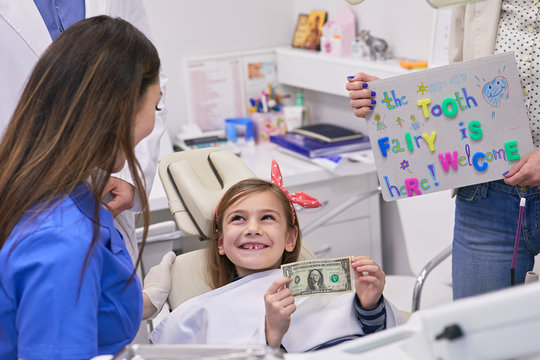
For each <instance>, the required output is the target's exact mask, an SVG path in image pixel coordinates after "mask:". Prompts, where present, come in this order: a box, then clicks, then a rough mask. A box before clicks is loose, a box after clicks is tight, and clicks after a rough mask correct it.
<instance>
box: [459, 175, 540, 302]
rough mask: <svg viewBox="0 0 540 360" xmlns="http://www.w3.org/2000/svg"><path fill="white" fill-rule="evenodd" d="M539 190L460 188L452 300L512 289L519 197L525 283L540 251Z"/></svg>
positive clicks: (520, 267)
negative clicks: (522, 209) (521, 203)
mask: <svg viewBox="0 0 540 360" xmlns="http://www.w3.org/2000/svg"><path fill="white" fill-rule="evenodd" d="M539 195H540V190H538V188H536V187H532V188H529V189H524V188H522V187H518V186H509V185H506V184H505V183H504V181H503V180H498V181H492V182H489V183H484V184H479V185H471V186H466V187H463V188H460V189H459V190H458V193H457V198H456V216H455V225H454V243H453V250H452V257H453V258H452V284H453V292H454V299H459V298H463V297H467V296H472V295H478V294H483V293H486V292H489V291H493V290H498V289H501V288H504V287H507V286H510V267H511V265H512V255H513V252H514V241H515V237H516V230H517V223H518V216H519V201H520V197H525V198H526V204H525V209H524V212H523V223H522V227H521V236H520V242H519V248H518V255H517V261H516V275H515V282H516V284H519V283H523V282H524V280H525V274H526V273H527V271H530V270H532V268H533V266H534V256H535V255H536V254H538V251H539V250H540V228H539V224H540V199H539Z"/></svg>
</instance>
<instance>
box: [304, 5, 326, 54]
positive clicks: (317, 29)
mask: <svg viewBox="0 0 540 360" xmlns="http://www.w3.org/2000/svg"><path fill="white" fill-rule="evenodd" d="M325 22H326V11H321V10H312V11H310V12H309V16H308V24H307V28H308V29H307V34H306V38H305V41H304V49H310V50H320V42H321V33H322V27H323V25H324V23H325Z"/></svg>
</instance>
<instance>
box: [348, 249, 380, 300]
mask: <svg viewBox="0 0 540 360" xmlns="http://www.w3.org/2000/svg"><path fill="white" fill-rule="evenodd" d="M351 266H352V268H353V270H354V285H355V287H356V296H358V300H359V301H360V305H361V306H362V307H363V308H364V309H372V308H373V307H374V306H375V305H377V303H378V302H379V299H380V298H381V295H382V292H383V290H384V284H385V283H386V275H385V273H384V271H382V270H381V268H380V267H379V265H377V263H376V262H375V261H374V260H373V259H372V258H370V257H369V256H356V257H354V258H352V260H351Z"/></svg>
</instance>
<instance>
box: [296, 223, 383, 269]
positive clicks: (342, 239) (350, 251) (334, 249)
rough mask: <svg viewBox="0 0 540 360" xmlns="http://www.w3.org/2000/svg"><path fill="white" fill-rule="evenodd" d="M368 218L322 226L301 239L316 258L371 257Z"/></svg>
mask: <svg viewBox="0 0 540 360" xmlns="http://www.w3.org/2000/svg"><path fill="white" fill-rule="evenodd" d="M371 237H372V230H371V226H370V221H369V218H366V217H363V218H357V219H353V220H350V221H344V222H337V223H334V224H327V225H325V226H322V227H320V228H318V229H317V230H315V231H314V232H312V233H311V234H309V235H308V236H306V238H304V239H302V241H305V243H306V244H307V245H308V246H309V247H310V248H311V250H312V251H313V252H314V253H315V255H316V256H317V257H318V258H322V259H327V258H335V257H343V256H357V255H367V256H371V257H373V252H372V248H371V247H372V241H371Z"/></svg>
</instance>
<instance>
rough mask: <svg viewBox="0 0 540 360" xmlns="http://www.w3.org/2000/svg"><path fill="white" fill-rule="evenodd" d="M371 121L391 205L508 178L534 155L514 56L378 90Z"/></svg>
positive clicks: (408, 78)
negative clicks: (526, 156) (507, 173)
mask: <svg viewBox="0 0 540 360" xmlns="http://www.w3.org/2000/svg"><path fill="white" fill-rule="evenodd" d="M369 89H370V90H372V91H375V92H376V98H375V99H376V100H377V105H376V106H375V109H374V111H373V112H371V113H370V114H368V115H367V116H366V123H367V127H368V131H369V136H370V139H371V146H372V149H373V155H374V157H375V164H376V167H377V173H378V175H379V181H380V184H381V188H382V193H383V198H384V199H385V200H386V201H392V200H396V199H401V198H405V197H410V196H417V195H422V194H427V193H431V192H435V191H439V190H445V189H449V188H455V187H460V186H466V185H471V184H477V183H482V182H486V181H491V180H497V179H502V178H503V173H505V172H506V171H508V170H509V169H510V168H511V167H512V166H513V165H514V164H516V163H517V161H519V159H520V158H521V157H522V156H525V155H527V154H528V153H529V152H531V151H532V150H533V149H534V147H533V144H532V140H531V133H530V130H529V121H528V118H527V114H526V109H525V105H524V101H523V93H522V88H521V85H520V82H519V78H518V70H517V67H516V63H515V60H514V53H512V52H509V53H504V54H498V55H493V56H489V57H485V58H481V59H477V60H471V61H466V62H461V63H457V64H452V65H448V66H441V67H438V68H434V69H429V70H423V71H418V72H414V73H411V74H407V75H402V76H397V77H393V78H388V79H382V80H378V81H374V82H371V83H370V84H369Z"/></svg>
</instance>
